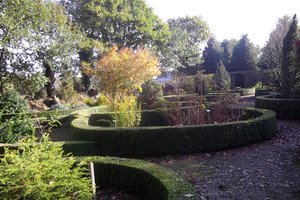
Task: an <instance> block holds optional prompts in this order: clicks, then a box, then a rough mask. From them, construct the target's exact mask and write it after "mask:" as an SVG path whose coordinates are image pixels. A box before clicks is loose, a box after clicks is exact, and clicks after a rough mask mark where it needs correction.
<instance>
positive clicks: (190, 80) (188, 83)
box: [183, 76, 196, 94]
mask: <svg viewBox="0 0 300 200" xmlns="http://www.w3.org/2000/svg"><path fill="white" fill-rule="evenodd" d="M183 90H184V91H185V92H186V94H194V93H195V91H196V89H195V81H194V77H193V76H186V77H185V80H184V83H183Z"/></svg>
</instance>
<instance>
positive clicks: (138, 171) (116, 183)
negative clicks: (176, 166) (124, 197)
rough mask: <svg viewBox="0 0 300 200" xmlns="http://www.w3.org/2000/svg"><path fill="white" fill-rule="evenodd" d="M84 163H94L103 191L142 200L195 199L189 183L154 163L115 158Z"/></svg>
mask: <svg viewBox="0 0 300 200" xmlns="http://www.w3.org/2000/svg"><path fill="white" fill-rule="evenodd" d="M84 159H85V160H86V161H89V162H93V163H94V168H95V179H96V185H97V186H99V187H100V188H104V189H105V188H111V187H115V188H118V189H122V190H125V191H127V192H132V193H134V194H138V195H139V196H141V197H142V198H143V199H157V200H177V199H178V200H179V199H192V200H195V199H196V192H195V189H194V188H193V186H191V184H190V183H189V182H187V181H186V180H185V179H184V178H183V177H181V176H179V175H178V174H176V173H175V172H173V171H171V170H169V169H166V168H163V167H161V166H158V165H155V164H153V163H149V162H146V161H142V160H134V159H125V158H116V157H90V158H84ZM186 195H187V196H190V197H189V198H188V197H187V196H186Z"/></svg>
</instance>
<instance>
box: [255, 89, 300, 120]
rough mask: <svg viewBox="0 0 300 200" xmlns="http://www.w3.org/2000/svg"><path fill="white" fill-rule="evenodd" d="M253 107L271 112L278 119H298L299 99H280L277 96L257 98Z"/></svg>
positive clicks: (299, 117)
mask: <svg viewBox="0 0 300 200" xmlns="http://www.w3.org/2000/svg"><path fill="white" fill-rule="evenodd" d="M255 107H256V108H262V109H269V110H272V111H274V112H276V116H277V118H279V119H300V99H280V98H278V95H264V96H258V97H256V98H255Z"/></svg>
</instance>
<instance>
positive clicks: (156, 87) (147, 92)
mask: <svg viewBox="0 0 300 200" xmlns="http://www.w3.org/2000/svg"><path fill="white" fill-rule="evenodd" d="M163 99H164V97H163V91H162V86H161V84H159V83H158V82H157V81H155V80H153V79H149V80H148V81H146V82H145V83H143V85H142V92H141V94H140V96H139V98H138V102H140V103H141V104H142V109H155V108H157V107H159V104H160V101H162V100H163Z"/></svg>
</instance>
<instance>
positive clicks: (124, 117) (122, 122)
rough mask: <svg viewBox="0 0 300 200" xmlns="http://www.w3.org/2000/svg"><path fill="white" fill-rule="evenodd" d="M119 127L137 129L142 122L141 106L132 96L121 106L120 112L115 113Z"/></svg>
mask: <svg viewBox="0 0 300 200" xmlns="http://www.w3.org/2000/svg"><path fill="white" fill-rule="evenodd" d="M115 119H116V126H117V127H135V126H138V125H139V123H140V121H141V106H140V105H139V104H138V103H137V101H136V99H135V98H134V97H133V96H131V97H127V98H126V99H125V100H124V102H123V103H122V104H121V105H120V106H119V110H118V112H116V113H115Z"/></svg>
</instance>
